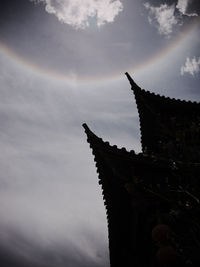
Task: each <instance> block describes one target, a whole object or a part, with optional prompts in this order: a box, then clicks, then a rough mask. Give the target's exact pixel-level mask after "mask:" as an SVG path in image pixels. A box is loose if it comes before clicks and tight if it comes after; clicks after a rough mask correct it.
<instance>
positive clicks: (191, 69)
mask: <svg viewBox="0 0 200 267" xmlns="http://www.w3.org/2000/svg"><path fill="white" fill-rule="evenodd" d="M199 72H200V57H199V58H197V59H196V57H193V58H192V59H190V58H189V57H187V58H186V62H185V65H184V66H182V67H181V75H184V74H185V73H190V74H191V75H192V76H194V75H195V74H197V73H199Z"/></svg>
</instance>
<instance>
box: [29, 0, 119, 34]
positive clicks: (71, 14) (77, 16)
mask: <svg viewBox="0 0 200 267" xmlns="http://www.w3.org/2000/svg"><path fill="white" fill-rule="evenodd" d="M31 1H33V2H36V3H38V2H43V3H44V4H45V9H46V11H47V12H48V13H50V14H54V15H55V16H56V17H57V18H58V20H59V21H61V22H63V23H66V24H69V25H71V26H73V27H74V28H76V29H85V28H86V27H88V26H89V25H90V22H89V21H90V19H91V18H95V19H96V23H97V26H98V27H100V26H102V25H104V24H106V23H111V22H113V21H114V19H115V17H116V16H117V15H118V14H119V12H120V11H122V10H123V5H122V3H121V1H120V0H114V1H113V0H31Z"/></svg>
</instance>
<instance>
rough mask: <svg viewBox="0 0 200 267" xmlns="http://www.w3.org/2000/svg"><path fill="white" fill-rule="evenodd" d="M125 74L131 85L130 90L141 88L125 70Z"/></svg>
mask: <svg viewBox="0 0 200 267" xmlns="http://www.w3.org/2000/svg"><path fill="white" fill-rule="evenodd" d="M125 75H126V77H127V79H128V80H129V82H130V85H131V87H132V90H135V89H141V88H140V87H139V86H138V85H137V84H136V83H135V82H134V80H133V79H132V77H131V76H130V74H129V73H128V72H125Z"/></svg>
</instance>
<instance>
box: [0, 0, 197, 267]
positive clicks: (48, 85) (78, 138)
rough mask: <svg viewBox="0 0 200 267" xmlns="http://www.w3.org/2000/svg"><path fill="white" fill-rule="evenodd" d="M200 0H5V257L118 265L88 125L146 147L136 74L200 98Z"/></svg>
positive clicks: (1, 228)
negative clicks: (112, 252) (112, 251)
mask: <svg viewBox="0 0 200 267" xmlns="http://www.w3.org/2000/svg"><path fill="white" fill-rule="evenodd" d="M199 14H200V3H199V0H178V1H175V0H165V1H160V0H147V1H143V0H76V1H74V0H37V1H36V0H18V1H16V0H1V1H0V150H1V154H0V170H1V171H0V262H1V263H2V266H3V267H18V266H19V267H25V266H26V267H33V266H34V267H46V266H48V267H63V266H67V267H75V266H76V267H79V266H80V267H84V266H85V267H86V266H87V267H90V266H93V267H95V266H99V267H103V266H109V256H108V255H109V252H108V239H107V222H106V216H105V208H104V206H103V200H102V195H101V189H100V187H99V185H98V178H97V173H96V169H95V164H94V160H93V156H92V153H91V150H90V148H89V145H88V144H87V141H86V136H85V134H84V131H83V129H82V127H81V125H82V123H83V122H86V123H87V124H88V125H89V126H90V128H91V129H92V130H93V131H94V132H95V133H96V134H97V135H99V136H101V137H102V138H103V139H104V140H106V141H109V142H110V143H111V144H113V145H114V144H116V145H118V147H126V148H127V149H128V150H130V149H134V150H135V151H136V152H139V151H140V150H141V147H140V135H139V122H138V113H137V110H136V105H135V100H134V98H133V96H132V93H131V90H130V85H129V83H128V81H127V80H126V78H125V76H124V73H125V72H126V71H128V72H129V73H130V74H131V75H132V77H133V78H134V79H135V81H136V82H137V83H138V85H140V86H141V87H143V88H145V89H146V90H149V91H152V92H155V93H158V94H161V95H165V96H169V97H175V98H180V99H186V100H192V101H200V92H199V83H200V38H199V36H200V23H199V22H200V20H199Z"/></svg>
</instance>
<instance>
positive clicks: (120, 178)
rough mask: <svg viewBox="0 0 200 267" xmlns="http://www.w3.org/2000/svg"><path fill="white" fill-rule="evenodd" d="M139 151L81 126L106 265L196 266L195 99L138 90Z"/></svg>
mask: <svg viewBox="0 0 200 267" xmlns="http://www.w3.org/2000/svg"><path fill="white" fill-rule="evenodd" d="M126 75H127V78H128V79H129V81H130V84H131V86H132V90H133V92H134V95H135V99H136V103H137V107H138V112H139V119H140V128H141V144H142V153H139V154H135V152H134V151H130V152H128V151H126V149H125V148H122V149H119V148H117V146H111V145H110V144H109V143H108V142H104V141H103V140H102V139H101V138H99V137H98V136H96V135H95V134H94V133H93V132H92V131H91V130H90V129H89V128H88V126H87V125H86V124H83V126H84V128H85V132H86V134H87V138H88V142H89V144H90V147H91V148H92V151H93V155H94V159H95V162H96V167H97V172H98V174H99V183H100V184H101V185H102V191H103V198H104V203H105V207H106V212H107V221H108V234H109V251H110V265H111V267H122V266H125V267H134V266H135V267H150V266H152V267H153V266H165V267H166V266H170V267H172V266H200V181H199V179H200V104H199V103H195V102H186V101H181V100H175V99H170V98H166V97H164V96H160V95H156V94H154V93H150V92H148V91H145V90H143V89H141V88H140V87H139V86H138V85H136V83H135V82H134V81H133V80H132V78H131V77H130V75H129V74H128V73H126Z"/></svg>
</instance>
